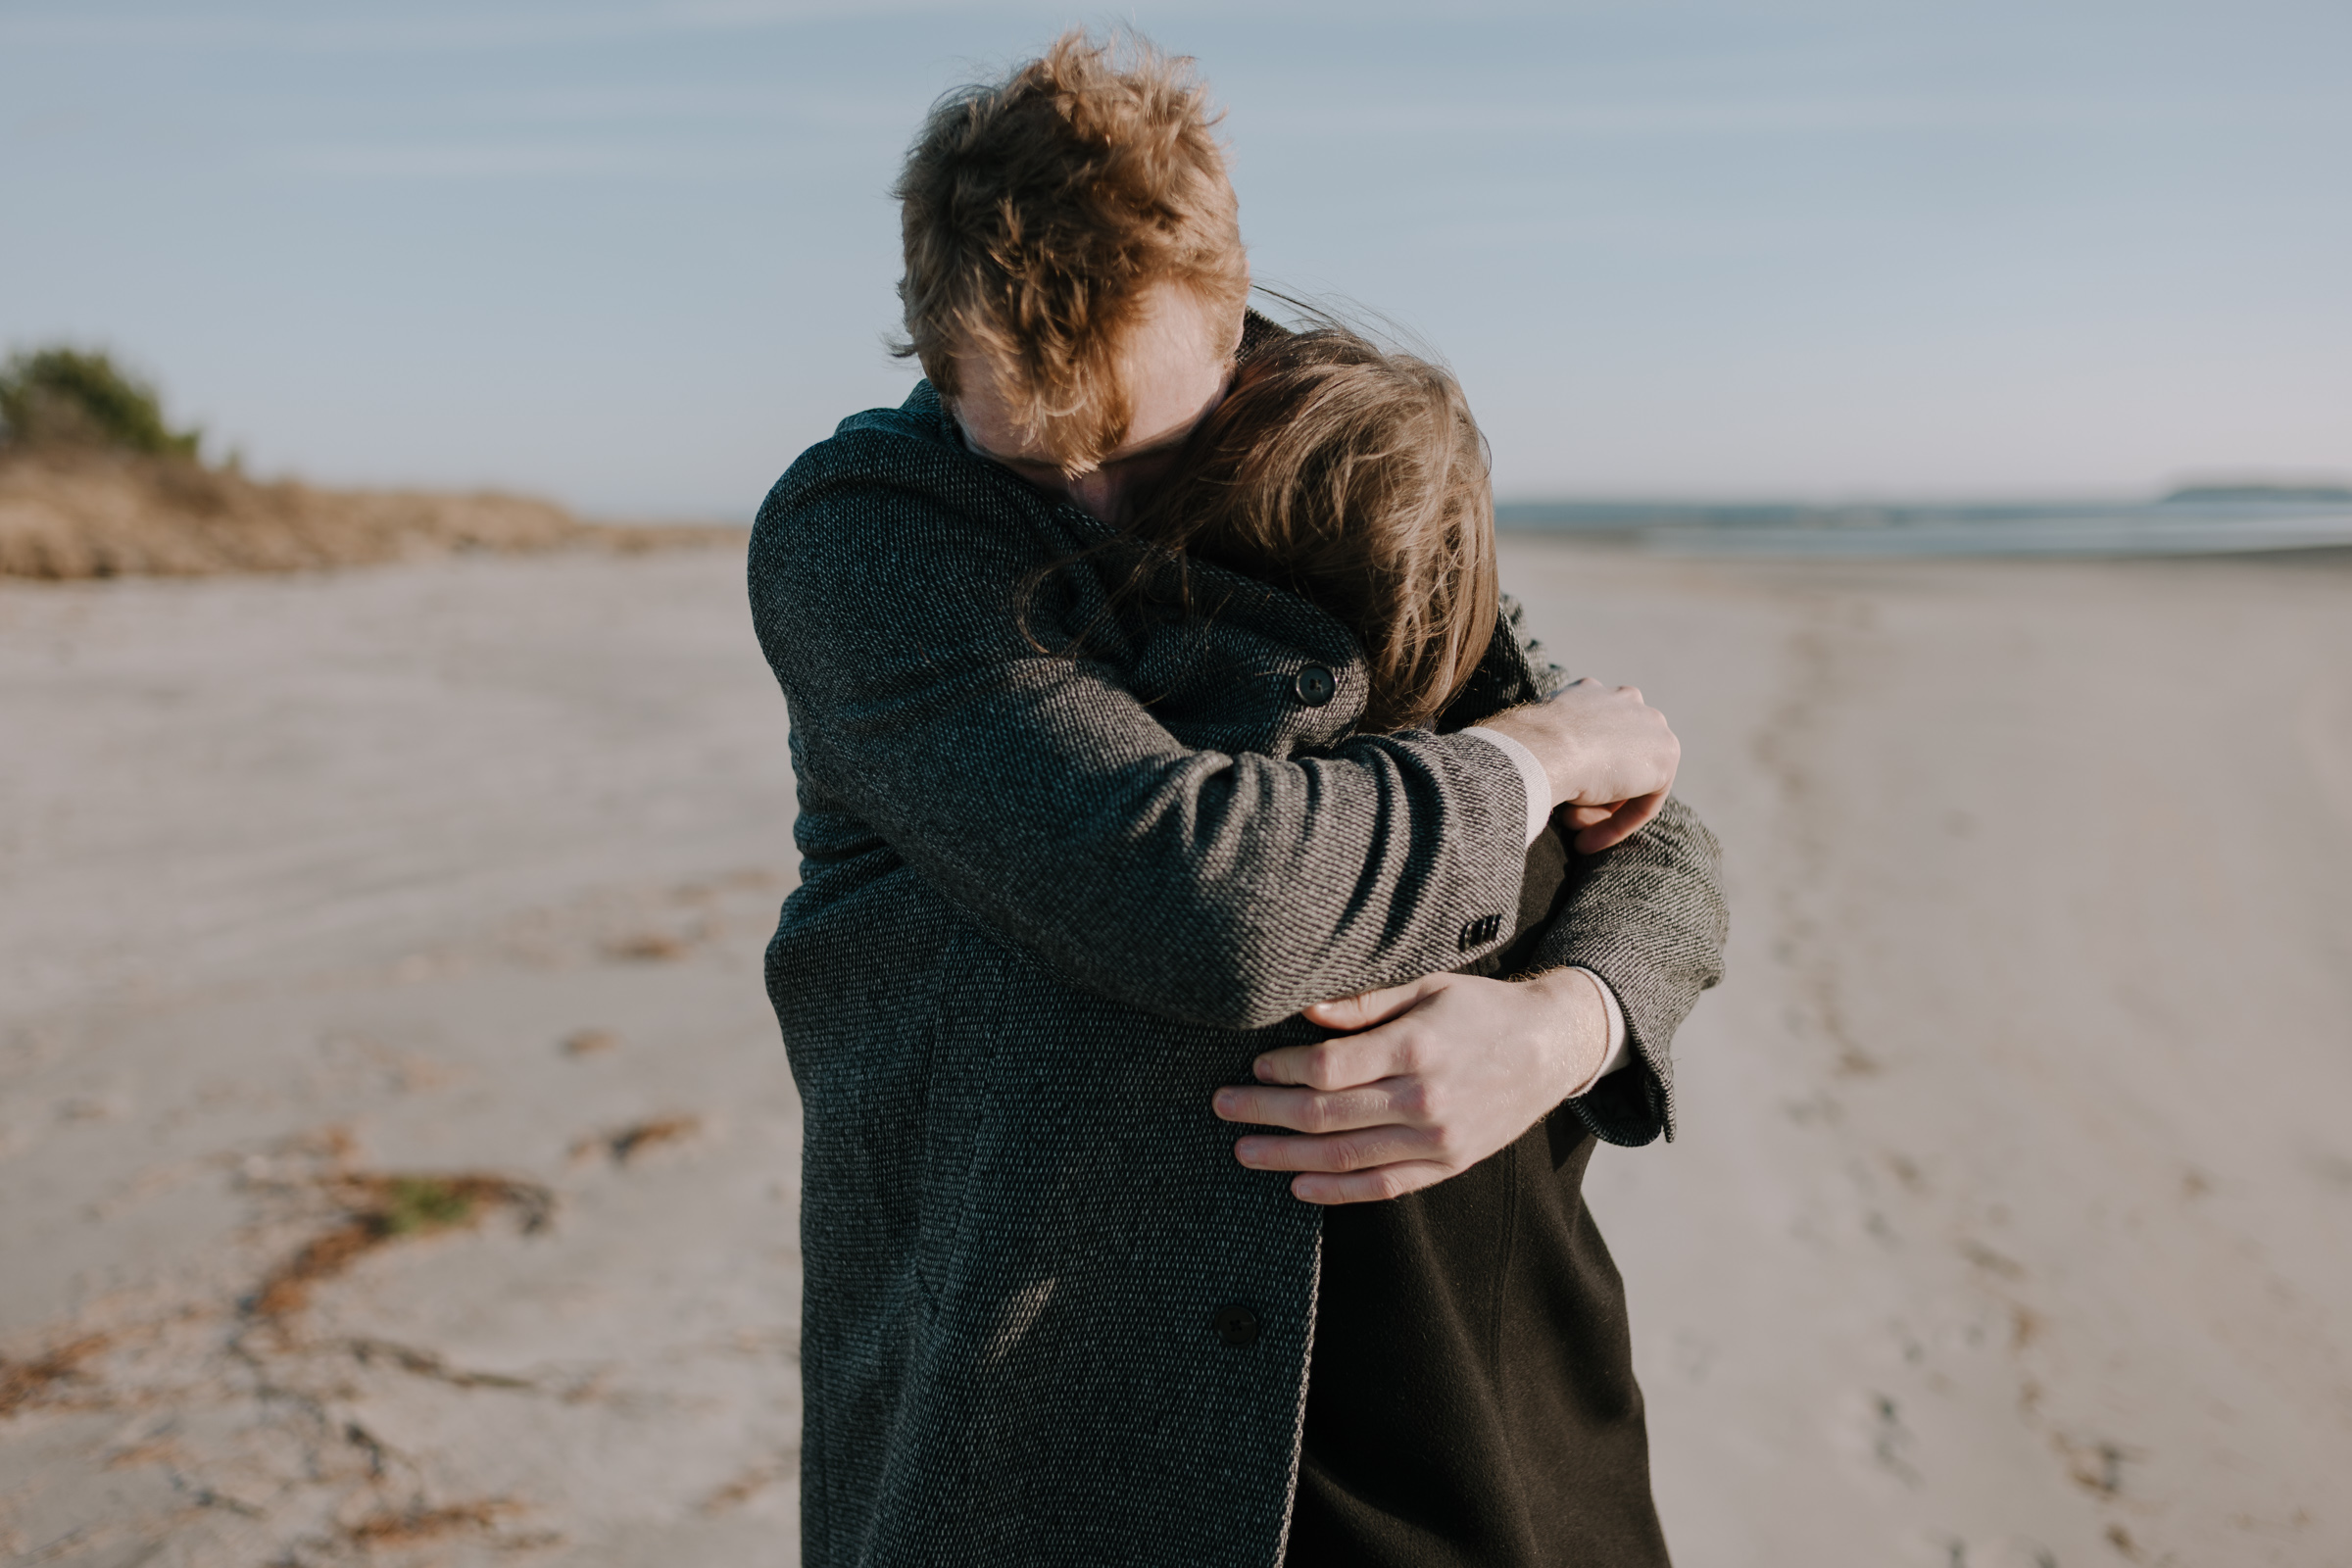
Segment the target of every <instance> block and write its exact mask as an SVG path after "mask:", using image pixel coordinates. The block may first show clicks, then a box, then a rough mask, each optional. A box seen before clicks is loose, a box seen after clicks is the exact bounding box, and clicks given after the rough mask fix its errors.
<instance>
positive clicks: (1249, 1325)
mask: <svg viewBox="0 0 2352 1568" xmlns="http://www.w3.org/2000/svg"><path fill="white" fill-rule="evenodd" d="M1326 678H1329V677H1328V676H1327V677H1326ZM1208 1323H1209V1327H1211V1328H1213V1329H1215V1330H1216V1331H1217V1338H1218V1339H1220V1340H1223V1341H1224V1342H1225V1343H1226V1344H1227V1345H1248V1344H1249V1343H1250V1341H1251V1340H1254V1339H1256V1338H1257V1314H1256V1313H1255V1312H1252V1311H1250V1309H1249V1308H1248V1307H1246V1306H1244V1305H1242V1303H1241V1302H1239V1301H1236V1302H1234V1303H1233V1304H1232V1305H1231V1306H1220V1307H1218V1308H1217V1315H1216V1316H1214V1317H1212V1318H1210V1319H1209V1320H1208Z"/></svg>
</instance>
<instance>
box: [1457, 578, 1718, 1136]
mask: <svg viewBox="0 0 2352 1568" xmlns="http://www.w3.org/2000/svg"><path fill="white" fill-rule="evenodd" d="M1503 626H1504V629H1505V630H1506V631H1507V632H1509V633H1510V634H1511V635H1512V636H1513V637H1514V638H1515V639H1516V641H1517V644H1518V651H1519V654H1520V657H1521V659H1522V660H1523V661H1524V663H1525V667H1526V669H1527V671H1528V679H1529V682H1530V685H1531V688H1532V694H1533V695H1538V696H1548V695H1550V694H1551V693H1553V692H1555V691H1557V690H1559V688H1560V687H1561V686H1562V685H1564V684H1565V683H1566V681H1567V679H1568V676H1567V674H1566V672H1565V671H1563V670H1562V669H1561V668H1560V667H1559V666H1558V665H1557V664H1554V663H1553V662H1551V661H1550V659H1549V658H1548V657H1547V656H1546V655H1545V654H1544V649H1543V645H1542V644H1540V643H1538V642H1537V641H1536V640H1535V639H1534V638H1532V637H1530V636H1528V635H1527V634H1526V630H1525V626H1524V621H1523V617H1522V615H1521V613H1520V610H1519V607H1518V606H1516V605H1511V604H1506V606H1505V611H1504V620H1503ZM1569 877H1570V882H1569V891H1568V894H1567V897H1566V898H1565V899H1564V900H1563V901H1562V903H1561V905H1560V907H1558V909H1557V910H1556V911H1555V912H1554V914H1553V915H1552V918H1551V920H1550V921H1549V923H1548V924H1547V925H1546V926H1545V927H1544V929H1543V934H1542V936H1541V938H1540V939H1539V940H1538V942H1537V943H1536V946H1535V949H1534V953H1533V956H1532V958H1531V960H1530V961H1529V963H1528V964H1527V968H1528V969H1529V970H1530V971H1542V970H1545V969H1557V968H1563V967H1567V966H1569V965H1576V966H1578V967H1581V968H1586V969H1590V970H1592V971H1593V973H1594V974H1596V975H1598V976H1599V977H1600V978H1601V979H1602V980H1603V981H1604V982H1606V983H1607V985H1608V987H1609V989H1610V990H1611V991H1614V992H1615V993H1616V994H1617V1001H1618V1004H1619V1005H1620V1006H1622V1007H1623V1008H1624V1009H1625V1028H1626V1041H1627V1045H1628V1046H1629V1048H1630V1049H1631V1050H1632V1052H1633V1055H1634V1058H1635V1059H1634V1061H1633V1062H1632V1063H1630V1064H1629V1065H1628V1066H1626V1067H1625V1068H1624V1069H1622V1070H1621V1071H1618V1072H1614V1073H1611V1074H1610V1075H1609V1076H1608V1077H1606V1078H1603V1079H1602V1080H1601V1081H1600V1082H1599V1083H1598V1084H1597V1085H1595V1086H1594V1087H1593V1091H1592V1093H1590V1094H1588V1095H1586V1096H1584V1097H1583V1098H1581V1099H1577V1100H1571V1101H1569V1102H1568V1103H1566V1104H1565V1105H1563V1106H1562V1107H1561V1110H1562V1111H1564V1112H1566V1113H1568V1114H1571V1115H1574V1116H1575V1117H1576V1119H1577V1120H1578V1121H1580V1122H1582V1123H1583V1124H1584V1125H1585V1126H1586V1127H1587V1128H1589V1129H1591V1131H1592V1133H1593V1136H1594V1137H1595V1138H1598V1139H1600V1140H1601V1141H1603V1142H1604V1143H1611V1144H1625V1145H1639V1144H1646V1143H1648V1142H1650V1141H1651V1140H1653V1139H1655V1138H1657V1137H1659V1136H1660V1135H1661V1134H1662V1135H1664V1136H1665V1137H1666V1138H1667V1139H1669V1140H1671V1139H1672V1138H1673V1137H1674V1055H1673V1051H1672V1047H1673V1043H1674V1034H1675V1031H1676V1030H1677V1029H1678V1028H1680V1027H1681V1025H1682V1022H1683V1020H1684V1019H1685V1018H1686V1017H1688V1016H1689V1015H1690V1012H1691V1008H1692V1007H1693V1006H1695V1005H1697V1003H1698V998H1699V993H1701V992H1703V991H1705V990H1707V989H1708V988H1710V987H1711V986H1713V985H1714V984H1715V983H1716V982H1717V981H1719V980H1720V979H1722V978H1723V947H1724V942H1725V940H1726V938H1727V937H1728V935H1729V933H1730V914H1729V910H1728V907H1727V906H1726V905H1725V902H1724V897H1723V849H1722V846H1721V845H1719V844H1718V843H1717V842H1716V839H1715V835H1714V834H1712V833H1710V832H1708V831H1707V826H1706V824H1705V823H1703V822H1701V821H1700V820H1699V819H1698V814H1697V813H1696V812H1694V811H1692V810H1691V809H1690V808H1689V807H1688V806H1686V805H1684V804H1683V803H1682V802H1681V801H1679V800H1673V799H1669V800H1668V801H1667V802H1666V806H1665V809H1663V810H1661V811H1659V813H1658V815H1657V816H1656V818H1655V819H1654V820H1652V821H1651V822H1650V823H1649V825H1648V826H1646V827H1644V828H1642V831H1641V832H1639V833H1637V834H1635V835H1634V836H1633V837H1632V838H1629V839H1627V840H1625V841H1624V842H1623V843H1621V844H1619V845H1617V846H1615V847H1614V848H1612V849H1608V850H1604V851H1602V852H1601V853H1600V854H1598V855H1577V856H1572V857H1571V858H1570V863H1569Z"/></svg>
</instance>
